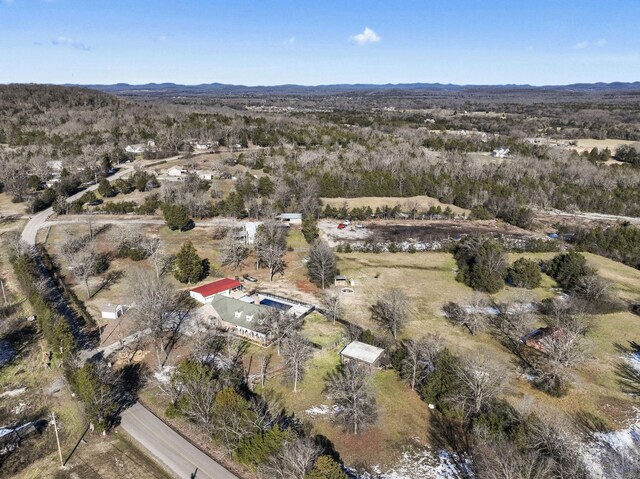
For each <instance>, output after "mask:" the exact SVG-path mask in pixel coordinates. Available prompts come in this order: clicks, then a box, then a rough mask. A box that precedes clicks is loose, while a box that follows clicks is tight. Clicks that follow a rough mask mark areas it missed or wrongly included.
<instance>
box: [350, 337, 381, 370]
mask: <svg viewBox="0 0 640 479" xmlns="http://www.w3.org/2000/svg"><path fill="white" fill-rule="evenodd" d="M383 356H384V349H382V348H378V347H376V346H372V345H370V344H367V343H361V342H360V341H353V342H351V343H349V344H347V346H346V347H345V348H344V349H343V350H342V351H340V360H341V361H342V362H343V363H348V362H349V361H356V362H358V363H361V364H366V365H367V366H369V368H371V369H373V368H379V367H380V361H381V360H382V358H383Z"/></svg>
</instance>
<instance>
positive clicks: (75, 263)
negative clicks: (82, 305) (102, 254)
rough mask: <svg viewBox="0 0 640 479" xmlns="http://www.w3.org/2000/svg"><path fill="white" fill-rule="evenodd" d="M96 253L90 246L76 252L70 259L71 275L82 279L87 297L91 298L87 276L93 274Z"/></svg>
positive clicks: (96, 258) (96, 259)
mask: <svg viewBox="0 0 640 479" xmlns="http://www.w3.org/2000/svg"><path fill="white" fill-rule="evenodd" d="M97 261H98V255H97V253H96V251H95V249H94V248H93V247H92V246H90V247H88V248H87V249H85V250H83V251H81V252H79V253H76V254H75V255H74V256H73V258H72V260H71V270H72V271H73V275H74V276H75V277H76V278H77V279H78V280H80V281H82V282H83V283H84V285H85V288H86V289H87V297H88V298H91V296H92V295H91V290H90V288H89V278H91V277H92V276H94V275H95V273H96V265H97Z"/></svg>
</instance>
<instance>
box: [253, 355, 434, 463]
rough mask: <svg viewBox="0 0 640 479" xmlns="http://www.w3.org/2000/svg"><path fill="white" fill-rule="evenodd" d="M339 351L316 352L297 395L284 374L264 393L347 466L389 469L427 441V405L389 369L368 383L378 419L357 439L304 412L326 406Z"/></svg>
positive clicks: (332, 423) (332, 421)
mask: <svg viewBox="0 0 640 479" xmlns="http://www.w3.org/2000/svg"><path fill="white" fill-rule="evenodd" d="M339 351H340V347H337V348H334V349H333V350H330V351H327V350H323V351H318V352H317V353H316V354H315V356H314V357H313V359H311V360H310V361H309V364H308V371H307V373H306V375H305V378H304V380H303V381H302V383H300V384H299V386H298V387H299V390H298V392H296V393H294V392H293V386H292V384H291V383H290V382H289V381H288V380H287V379H286V377H285V376H284V375H280V376H278V377H276V378H273V379H270V380H269V381H268V382H267V384H266V385H265V389H270V390H272V391H275V392H276V393H278V394H280V395H281V397H282V399H283V402H284V404H285V407H286V409H287V411H289V412H291V413H294V414H295V416H296V417H298V418H300V419H301V420H303V421H305V422H306V423H308V424H309V425H311V427H312V431H313V433H314V434H320V435H323V436H326V437H327V438H328V439H329V440H330V441H331V442H332V443H333V445H334V446H335V448H336V450H337V451H338V452H339V453H340V455H341V457H342V459H343V460H344V461H345V463H346V464H349V465H355V464H358V463H361V464H366V465H368V466H374V465H380V466H382V467H385V466H388V467H390V466H392V465H393V464H394V463H395V462H396V460H397V459H398V458H399V455H400V454H401V453H402V450H403V449H404V448H405V447H406V446H407V445H409V444H410V443H412V442H414V441H419V442H425V441H426V440H427V438H426V434H427V431H428V420H429V409H428V407H427V404H425V403H424V402H423V401H422V400H421V399H420V398H419V397H418V395H417V394H416V393H415V392H413V391H411V390H410V389H409V388H408V387H407V386H406V385H405V384H404V382H402V380H401V379H400V378H399V377H398V374H397V373H396V372H395V371H394V370H387V371H376V372H374V373H373V374H372V376H371V378H370V387H371V390H372V392H373V394H374V396H375V398H376V405H377V414H378V416H377V420H376V422H375V423H374V424H373V425H372V426H371V427H369V428H367V429H366V430H365V431H364V432H363V433H362V434H359V435H358V436H354V435H353V434H351V432H349V431H345V430H344V427H343V425H342V424H339V423H336V422H335V419H334V417H333V415H331V414H310V413H308V412H307V411H308V410H309V409H310V408H313V407H320V406H326V407H329V406H331V404H332V403H331V401H330V400H329V399H328V398H327V396H326V394H325V392H324V389H325V384H326V378H327V375H328V374H329V373H330V372H331V371H333V370H335V369H336V367H337V366H338V365H339V363H340V356H339ZM259 390H260V388H259V387H258V391H259Z"/></svg>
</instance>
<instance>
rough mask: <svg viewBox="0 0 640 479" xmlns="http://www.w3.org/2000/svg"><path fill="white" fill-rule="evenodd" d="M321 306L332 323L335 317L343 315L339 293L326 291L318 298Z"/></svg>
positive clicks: (339, 317)
mask: <svg viewBox="0 0 640 479" xmlns="http://www.w3.org/2000/svg"><path fill="white" fill-rule="evenodd" d="M320 303H321V304H322V307H323V308H324V310H325V311H326V312H327V317H328V319H331V320H332V321H333V322H334V323H335V322H336V320H337V319H342V318H343V317H344V306H343V304H342V300H341V299H340V294H339V293H337V292H335V291H327V292H326V293H325V294H323V295H322V298H320Z"/></svg>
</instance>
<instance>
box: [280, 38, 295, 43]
mask: <svg viewBox="0 0 640 479" xmlns="http://www.w3.org/2000/svg"><path fill="white" fill-rule="evenodd" d="M295 43H296V37H289V38H287V39H286V40H285V41H284V42H282V44H283V45H295Z"/></svg>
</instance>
